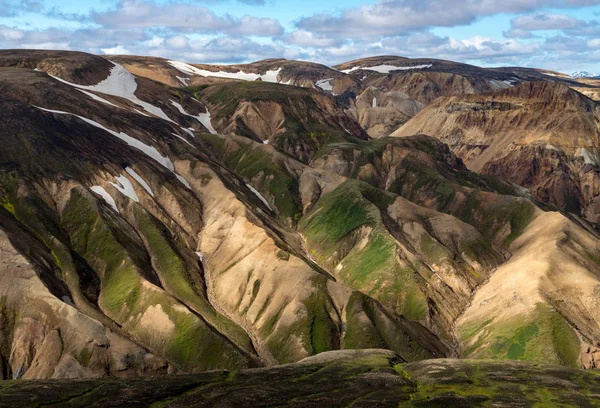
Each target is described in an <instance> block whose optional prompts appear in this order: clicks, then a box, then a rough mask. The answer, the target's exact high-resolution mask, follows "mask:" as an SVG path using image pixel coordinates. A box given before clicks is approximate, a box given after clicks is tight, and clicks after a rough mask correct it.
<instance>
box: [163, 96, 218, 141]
mask: <svg viewBox="0 0 600 408" xmlns="http://www.w3.org/2000/svg"><path fill="white" fill-rule="evenodd" d="M196 102H199V103H202V102H200V101H197V100H196ZM171 103H172V104H173V106H175V107H176V108H177V110H178V111H179V112H180V113H181V114H183V115H186V116H190V117H192V118H195V119H196V120H197V121H198V122H200V123H201V124H202V126H204V127H205V128H206V129H208V131H209V132H210V133H212V134H213V135H216V134H217V131H216V130H215V129H214V128H213V127H212V123H211V121H210V112H209V111H208V109H206V106H205V109H206V113H200V114H198V115H191V114H189V113H187V112H186V110H185V109H184V108H183V106H181V104H180V103H179V102H175V101H174V100H172V99H171ZM192 136H193V134H192Z"/></svg>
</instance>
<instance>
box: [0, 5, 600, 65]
mask: <svg viewBox="0 0 600 408" xmlns="http://www.w3.org/2000/svg"><path fill="white" fill-rule="evenodd" d="M0 48H37V49H40V48H41V49H64V50H77V51H85V52H91V53H94V54H101V55H102V54H135V55H150V56H158V57H164V58H170V59H177V60H182V61H187V62H193V63H222V64H233V63H242V62H250V61H255V60H260V59H264V58H287V59H298V60H305V61H315V62H320V63H323V64H327V65H334V64H337V63H342V62H345V61H350V60H353V59H357V58H363V57H368V56H375V55H399V56H404V57H411V58H418V57H423V58H440V59H448V60H453V61H460V62H466V63H471V64H475V65H480V66H509V65H510V66H526V67H536V68H544V69H550V70H556V71H561V72H566V73H571V72H573V71H579V70H585V71H590V72H594V73H596V72H600V0H455V1H448V0H79V1H76V0H0Z"/></svg>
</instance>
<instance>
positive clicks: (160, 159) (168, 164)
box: [36, 106, 175, 171]
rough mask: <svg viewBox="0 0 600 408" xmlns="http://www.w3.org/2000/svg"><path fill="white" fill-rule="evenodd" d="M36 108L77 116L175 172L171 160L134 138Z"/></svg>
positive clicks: (89, 120)
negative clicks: (75, 118)
mask: <svg viewBox="0 0 600 408" xmlns="http://www.w3.org/2000/svg"><path fill="white" fill-rule="evenodd" d="M36 108H38V109H41V110H43V111H46V112H51V113H58V114H62V115H73V116H77V117H78V118H79V119H81V120H83V121H84V122H87V123H89V124H90V125H93V126H96V127H97V128H100V129H102V130H104V131H106V132H108V133H110V134H111V135H113V136H115V137H118V138H119V139H121V140H122V141H124V142H125V143H127V144H128V145H129V146H131V147H135V148H136V149H138V150H141V151H142V152H143V153H145V154H146V155H148V156H150V157H151V158H152V159H154V160H156V161H157V162H158V163H160V164H161V165H163V166H164V167H166V168H167V169H169V170H171V171H174V170H175V166H174V165H173V162H172V161H171V159H169V158H168V157H166V156H163V155H161V154H160V152H159V151H158V150H156V148H155V147H153V146H148V145H147V144H145V143H144V142H141V141H139V140H138V139H136V138H133V137H131V136H129V135H127V134H125V133H123V132H120V133H117V132H115V131H114V130H111V129H108V128H106V127H104V126H102V125H101V124H100V123H98V122H96V121H93V120H91V119H88V118H84V117H83V116H79V115H75V114H74V113H69V112H63V111H57V110H52V109H45V108H40V107H39V106H36Z"/></svg>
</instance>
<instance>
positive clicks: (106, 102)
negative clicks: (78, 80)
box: [78, 89, 118, 108]
mask: <svg viewBox="0 0 600 408" xmlns="http://www.w3.org/2000/svg"><path fill="white" fill-rule="evenodd" d="M78 91H79V92H83V93H84V94H86V95H87V96H89V97H90V98H92V99H94V100H96V101H98V102H102V103H105V104H107V105H111V106H114V107H115V108H118V106H117V105H115V104H114V103H112V102H109V101H107V100H106V99H104V98H101V97H99V96H98V95H96V94H93V93H91V92H88V91H84V90H83V89H78Z"/></svg>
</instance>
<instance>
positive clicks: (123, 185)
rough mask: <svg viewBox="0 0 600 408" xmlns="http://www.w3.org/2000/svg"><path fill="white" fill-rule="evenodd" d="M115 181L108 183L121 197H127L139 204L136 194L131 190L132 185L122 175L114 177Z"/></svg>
mask: <svg viewBox="0 0 600 408" xmlns="http://www.w3.org/2000/svg"><path fill="white" fill-rule="evenodd" d="M115 179H116V180H117V183H113V182H110V181H109V183H110V184H111V185H112V186H113V187H114V188H116V189H117V190H119V191H120V192H121V193H122V194H123V195H125V196H127V197H129V198H130V199H132V200H133V201H135V202H136V203H139V202H140V199H139V198H138V196H137V194H136V193H135V189H134V188H133V184H131V181H129V179H128V178H127V177H125V176H124V175H120V176H119V177H115Z"/></svg>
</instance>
